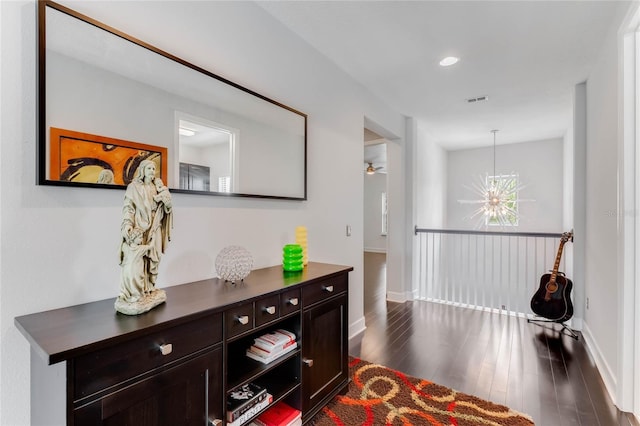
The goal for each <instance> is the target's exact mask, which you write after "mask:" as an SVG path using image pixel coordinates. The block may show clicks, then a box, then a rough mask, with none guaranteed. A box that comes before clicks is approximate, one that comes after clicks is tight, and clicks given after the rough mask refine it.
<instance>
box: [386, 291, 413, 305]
mask: <svg viewBox="0 0 640 426" xmlns="http://www.w3.org/2000/svg"><path fill="white" fill-rule="evenodd" d="M408 299H409V298H408V297H407V295H406V294H405V293H398V292H395V291H388V292H387V300H388V301H389V302H396V303H404V302H406V301H407V300H408Z"/></svg>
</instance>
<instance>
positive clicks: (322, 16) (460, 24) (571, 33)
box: [259, 0, 625, 150]
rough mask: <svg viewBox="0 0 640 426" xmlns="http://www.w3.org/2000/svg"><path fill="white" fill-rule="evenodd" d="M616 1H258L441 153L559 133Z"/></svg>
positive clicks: (610, 22) (609, 24) (567, 120)
mask: <svg viewBox="0 0 640 426" xmlns="http://www.w3.org/2000/svg"><path fill="white" fill-rule="evenodd" d="M622 3H625V2H621V1H539V0H538V1H266V2H259V4H260V5H261V6H262V7H263V8H264V9H265V10H266V11H268V12H269V13H270V14H271V15H273V16H274V17H275V18H276V19H278V20H280V21H281V22H282V23H283V24H284V25H285V26H287V27H289V28H290V29H291V30H292V31H294V32H295V33H297V34H298V35H299V36H300V37H302V38H303V39H304V40H306V41H307V42H308V43H309V44H310V45H311V46H313V47H314V48H316V49H317V50H318V51H319V52H321V53H322V54H323V55H325V56H326V57H328V58H329V59H330V60H332V61H333V62H334V63H336V64H337V65H338V66H339V67H340V68H342V69H343V70H344V71H345V72H347V73H348V74H349V75H351V76H352V77H353V78H354V79H356V80H358V81H359V82H361V83H362V84H363V85H364V86H366V87H367V88H368V89H369V90H370V91H371V92H373V93H375V94H376V95H378V96H379V97H380V98H381V99H382V100H384V101H385V102H386V103H388V104H389V105H390V106H392V107H394V108H395V109H397V110H398V111H399V112H400V113H402V114H404V115H406V116H409V117H414V118H416V119H417V120H419V122H420V123H422V125H423V126H424V128H425V129H427V131H428V132H429V134H430V136H431V137H432V138H433V139H434V140H435V141H437V142H438V143H439V144H440V145H441V146H443V147H444V148H445V149H448V150H456V149H467V148H473V147H479V146H489V145H491V144H492V143H493V136H492V134H491V133H490V131H491V130H492V129H499V130H500V132H499V133H498V136H497V144H504V143H517V142H527V141H536V140H544V139H550V138H557V137H562V136H563V135H564V134H565V131H566V129H567V128H568V127H569V125H570V122H571V115H572V104H571V96H572V89H573V87H574V86H575V85H576V84H577V83H580V82H583V81H585V80H586V79H587V77H588V76H589V72H590V70H591V68H592V66H593V64H594V61H595V60H596V58H597V57H598V52H599V50H600V47H601V45H602V42H603V40H604V38H605V36H606V34H607V31H609V29H610V28H612V25H613V24H614V21H613V20H614V17H615V16H616V10H617V8H619V7H625V5H624V4H622ZM445 56H457V57H459V58H460V62H458V63H457V64H455V65H453V66H450V67H446V68H445V67H441V66H439V65H438V62H439V61H440V60H441V59H442V58H444V57H445ZM481 96H487V97H488V100H487V101H484V102H473V103H469V102H467V101H466V100H467V99H469V98H477V97H481Z"/></svg>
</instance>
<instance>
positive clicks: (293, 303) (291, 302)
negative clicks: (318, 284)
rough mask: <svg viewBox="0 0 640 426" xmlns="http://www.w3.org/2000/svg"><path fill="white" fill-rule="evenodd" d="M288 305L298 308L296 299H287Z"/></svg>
mask: <svg viewBox="0 0 640 426" xmlns="http://www.w3.org/2000/svg"><path fill="white" fill-rule="evenodd" d="M289 304H290V305H293V306H298V298H297V297H292V298H291V299H289Z"/></svg>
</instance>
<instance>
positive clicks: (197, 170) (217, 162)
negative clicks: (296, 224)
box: [38, 1, 307, 200]
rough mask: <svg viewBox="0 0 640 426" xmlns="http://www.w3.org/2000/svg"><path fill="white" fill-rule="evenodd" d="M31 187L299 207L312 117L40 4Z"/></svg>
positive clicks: (92, 22)
mask: <svg viewBox="0 0 640 426" xmlns="http://www.w3.org/2000/svg"><path fill="white" fill-rule="evenodd" d="M38 14H39V31H40V35H39V49H40V51H39V54H40V57H39V72H40V76H39V78H40V80H39V83H40V88H39V102H40V104H39V114H40V115H39V118H38V121H39V135H38V138H39V143H38V146H39V152H38V161H39V165H38V183H40V184H45V185H62V186H67V185H68V186H85V187H87V186H90V187H96V188H122V187H125V186H126V185H127V184H128V183H129V182H130V179H131V178H132V176H133V174H134V172H135V169H136V168H137V165H138V164H139V163H140V161H142V160H143V159H151V160H153V161H155V162H156V168H157V170H160V174H161V176H162V178H163V180H164V182H165V184H166V185H167V186H169V188H171V189H172V190H175V191H177V192H193V193H198V194H213V195H235V196H252V197H266V198H282V199H294V200H305V199H306V197H307V189H306V145H307V143H306V141H307V131H306V128H307V116H306V114H303V113H301V112H299V111H296V110H295V109H293V108H290V107H288V106H286V105H283V104H281V103H278V102H276V101H273V100H271V99H268V98H266V97H264V96H261V95H259V94H258V93H255V92H253V91H251V90H249V89H245V88H243V87H241V86H239V85H237V84H235V83H233V82H230V81H228V80H225V79H223V78H221V77H219V76H217V75H215V74H213V73H211V72H209V71H207V70H204V69H201V68H199V67H197V66H195V65H192V64H190V63H187V62H186V61H183V60H181V59H179V58H177V57H175V56H173V55H171V54H169V53H166V52H164V51H161V50H159V49H157V48H155V47H153V46H151V45H148V44H146V43H144V42H142V41H140V40H137V39H134V38H132V37H129V36H127V35H126V34H124V33H122V32H120V31H118V30H116V29H114V28H111V27H109V26H107V25H105V24H102V23H100V22H97V21H95V20H93V19H91V18H89V17H87V16H84V15H82V14H79V13H77V12H75V11H73V10H70V9H68V8H66V7H64V6H61V5H59V4H57V3H54V2H49V1H40V2H39V9H38Z"/></svg>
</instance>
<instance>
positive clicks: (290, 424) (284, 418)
mask: <svg viewBox="0 0 640 426" xmlns="http://www.w3.org/2000/svg"><path fill="white" fill-rule="evenodd" d="M252 423H254V424H255V425H256V426H294V425H297V424H302V412H301V411H300V410H296V409H295V408H293V407H291V406H290V405H288V404H286V403H284V402H282V401H279V402H277V403H276V404H274V405H273V407H270V408H269V409H268V410H267V411H265V412H264V413H262V414H260V416H258V418H257V419H254V420H253V422H252Z"/></svg>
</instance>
